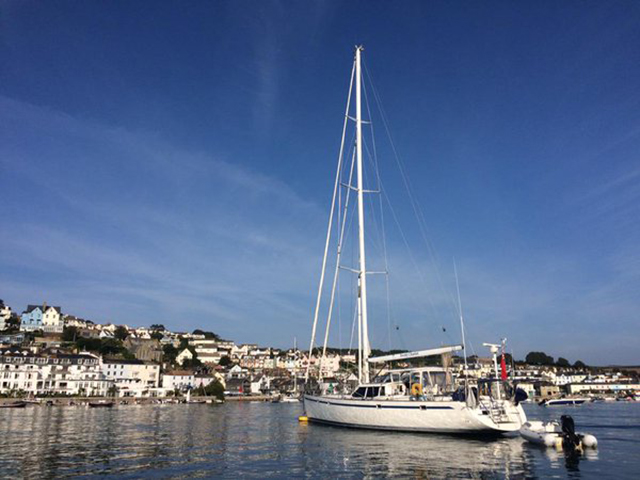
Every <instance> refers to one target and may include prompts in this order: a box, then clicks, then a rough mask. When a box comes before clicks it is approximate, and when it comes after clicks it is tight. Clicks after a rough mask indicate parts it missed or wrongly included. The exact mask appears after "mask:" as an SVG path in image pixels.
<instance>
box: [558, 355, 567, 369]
mask: <svg viewBox="0 0 640 480" xmlns="http://www.w3.org/2000/svg"><path fill="white" fill-rule="evenodd" d="M556 365H557V366H559V367H563V368H567V367H570V366H571V364H570V363H569V360H567V359H566V358H562V357H558V361H557V362H556Z"/></svg>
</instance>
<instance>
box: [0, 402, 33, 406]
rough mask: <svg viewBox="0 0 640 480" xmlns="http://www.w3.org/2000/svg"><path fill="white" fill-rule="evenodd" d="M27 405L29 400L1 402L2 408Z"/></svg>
mask: <svg viewBox="0 0 640 480" xmlns="http://www.w3.org/2000/svg"><path fill="white" fill-rule="evenodd" d="M26 406H27V402H21V401H17V402H8V403H0V408H24V407H26Z"/></svg>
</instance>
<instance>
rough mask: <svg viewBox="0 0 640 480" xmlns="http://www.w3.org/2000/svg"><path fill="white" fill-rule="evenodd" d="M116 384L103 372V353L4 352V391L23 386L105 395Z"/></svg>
mask: <svg viewBox="0 0 640 480" xmlns="http://www.w3.org/2000/svg"><path fill="white" fill-rule="evenodd" d="M112 384H113V382H110V381H109V380H108V379H107V378H106V377H105V376H104V375H103V374H102V372H101V369H100V365H99V357H97V356H96V355H93V354H90V353H87V352H83V353H80V354H78V355H66V354H52V355H35V354H34V353H33V352H31V351H28V350H18V349H9V350H5V351H3V352H0V393H11V392H14V391H18V390H22V391H24V392H26V393H32V394H34V395H41V394H47V393H48V394H65V395H100V396H105V395H106V394H107V392H108V391H109V387H110V386H111V385H112Z"/></svg>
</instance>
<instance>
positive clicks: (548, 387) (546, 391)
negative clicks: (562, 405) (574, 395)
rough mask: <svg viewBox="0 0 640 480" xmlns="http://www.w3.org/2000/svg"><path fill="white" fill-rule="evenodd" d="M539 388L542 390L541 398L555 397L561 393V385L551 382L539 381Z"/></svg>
mask: <svg viewBox="0 0 640 480" xmlns="http://www.w3.org/2000/svg"><path fill="white" fill-rule="evenodd" d="M538 389H539V390H540V397H541V398H553V397H557V396H559V395H560V387H558V386H557V385H552V384H549V383H542V382H541V383H539V385H538Z"/></svg>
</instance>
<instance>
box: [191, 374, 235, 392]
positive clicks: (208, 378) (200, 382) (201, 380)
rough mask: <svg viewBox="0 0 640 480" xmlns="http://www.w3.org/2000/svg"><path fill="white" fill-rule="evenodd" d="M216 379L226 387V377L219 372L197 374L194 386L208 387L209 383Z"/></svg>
mask: <svg viewBox="0 0 640 480" xmlns="http://www.w3.org/2000/svg"><path fill="white" fill-rule="evenodd" d="M216 381H217V382H220V384H221V385H222V386H223V387H225V386H226V384H227V381H226V379H225V378H224V375H221V374H220V373H219V372H213V374H211V375H196V376H195V380H194V384H193V387H194V388H200V387H206V386H207V385H209V384H211V383H213V382H216Z"/></svg>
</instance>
